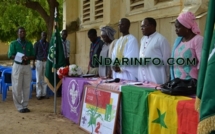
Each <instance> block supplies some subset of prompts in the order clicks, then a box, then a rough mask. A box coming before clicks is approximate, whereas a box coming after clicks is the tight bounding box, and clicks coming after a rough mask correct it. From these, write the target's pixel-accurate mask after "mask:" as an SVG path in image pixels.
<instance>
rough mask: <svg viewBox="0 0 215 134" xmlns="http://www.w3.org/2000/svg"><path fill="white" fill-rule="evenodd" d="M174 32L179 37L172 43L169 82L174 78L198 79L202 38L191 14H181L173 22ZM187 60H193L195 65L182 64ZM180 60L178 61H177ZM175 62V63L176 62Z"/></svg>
mask: <svg viewBox="0 0 215 134" xmlns="http://www.w3.org/2000/svg"><path fill="white" fill-rule="evenodd" d="M175 31H176V34H177V35H178V36H179V37H178V38H177V39H176V40H175V43H174V46H173V50H172V58H174V65H173V66H171V68H170V74H171V80H173V79H174V78H180V79H191V78H195V79H197V78H198V70H199V65H200V58H201V51H202V44H203V37H202V36H201V35H200V29H199V27H198V25H197V23H196V20H195V15H194V14H193V13H191V12H186V13H181V14H180V15H179V16H178V18H177V19H176V21H175ZM182 58H183V59H184V61H185V62H186V61H187V59H190V61H192V60H195V61H196V63H195V65H192V64H187V63H184V64H182V63H183V60H182ZM179 59H180V60H179ZM176 61H177V62H176Z"/></svg>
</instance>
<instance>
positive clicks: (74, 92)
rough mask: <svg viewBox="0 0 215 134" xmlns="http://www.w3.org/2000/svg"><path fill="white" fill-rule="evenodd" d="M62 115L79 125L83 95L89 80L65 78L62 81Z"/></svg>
mask: <svg viewBox="0 0 215 134" xmlns="http://www.w3.org/2000/svg"><path fill="white" fill-rule="evenodd" d="M62 82H63V83H62V102H61V113H62V114H63V115H64V116H65V117H66V118H68V119H70V120H71V121H73V122H75V123H76V124H79V120H80V119H79V118H80V114H81V106H82V94H83V89H84V85H85V84H87V80H86V79H84V78H75V77H73V78H72V77H64V78H63V79H62Z"/></svg>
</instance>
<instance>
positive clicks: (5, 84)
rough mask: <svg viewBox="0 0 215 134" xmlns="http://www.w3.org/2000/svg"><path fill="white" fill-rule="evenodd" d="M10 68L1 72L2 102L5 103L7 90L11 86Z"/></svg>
mask: <svg viewBox="0 0 215 134" xmlns="http://www.w3.org/2000/svg"><path fill="white" fill-rule="evenodd" d="M11 72H12V69H11V68H7V69H4V70H3V72H2V75H1V76H2V82H1V84H2V86H1V87H2V100H3V101H5V99H6V98H7V90H9V86H12V81H11Z"/></svg>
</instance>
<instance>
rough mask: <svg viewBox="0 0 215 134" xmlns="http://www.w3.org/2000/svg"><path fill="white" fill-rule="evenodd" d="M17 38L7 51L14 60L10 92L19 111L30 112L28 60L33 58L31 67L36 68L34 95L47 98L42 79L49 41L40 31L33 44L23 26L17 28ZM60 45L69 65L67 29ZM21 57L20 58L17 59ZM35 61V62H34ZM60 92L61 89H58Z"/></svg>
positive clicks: (30, 74)
mask: <svg viewBox="0 0 215 134" xmlns="http://www.w3.org/2000/svg"><path fill="white" fill-rule="evenodd" d="M17 35H18V39H17V40H15V41H12V42H11V44H10V47H9V51H8V57H9V58H10V59H13V60H14V63H13V66H12V75H11V79H12V83H13V86H12V93H13V101H14V104H15V106H16V108H17V110H18V111H19V112H20V113H26V112H30V110H29V109H28V101H29V93H30V85H31V81H32V71H31V70H32V68H31V66H30V60H33V68H35V69H36V97H37V99H38V100H41V99H43V98H47V96H46V90H47V84H46V82H45V81H44V76H45V68H46V67H45V66H46V60H47V56H48V50H49V42H48V41H47V33H46V32H42V33H41V39H40V40H38V41H37V42H36V43H35V44H34V45H32V43H31V42H29V41H27V40H26V38H25V36H26V31H25V28H24V27H20V28H18V31H17ZM61 36H62V45H63V48H64V53H63V54H64V56H65V61H66V64H67V65H69V55H70V48H69V47H70V42H69V41H68V40H67V39H66V38H67V31H66V30H63V31H62V34H61ZM19 58H21V60H18V59H19ZM35 62H36V63H35ZM58 94H61V91H58Z"/></svg>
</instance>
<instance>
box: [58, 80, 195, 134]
mask: <svg viewBox="0 0 215 134" xmlns="http://www.w3.org/2000/svg"><path fill="white" fill-rule="evenodd" d="M125 83H126V82H125V81H121V82H120V83H101V80H100V79H98V80H96V81H92V80H90V79H85V78H73V77H66V78H64V79H63V86H62V89H63V91H62V93H63V94H62V109H61V110H62V114H63V115H64V116H65V117H67V118H68V119H70V120H71V121H73V122H75V123H76V124H79V122H80V114H81V106H82V103H83V102H82V97H83V92H84V85H87V84H90V85H92V86H94V87H96V88H102V89H107V90H109V91H110V90H118V91H121V107H120V109H121V114H120V117H121V119H120V120H121V133H123V134H154V133H156V134H196V130H197V124H198V113H197V112H196V111H195V110H194V102H195V100H194V99H192V98H190V97H183V96H170V95H166V94H163V93H161V92H160V91H156V90H154V89H150V88H146V87H141V86H130V85H126V84H125ZM118 132H119V131H118Z"/></svg>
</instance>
